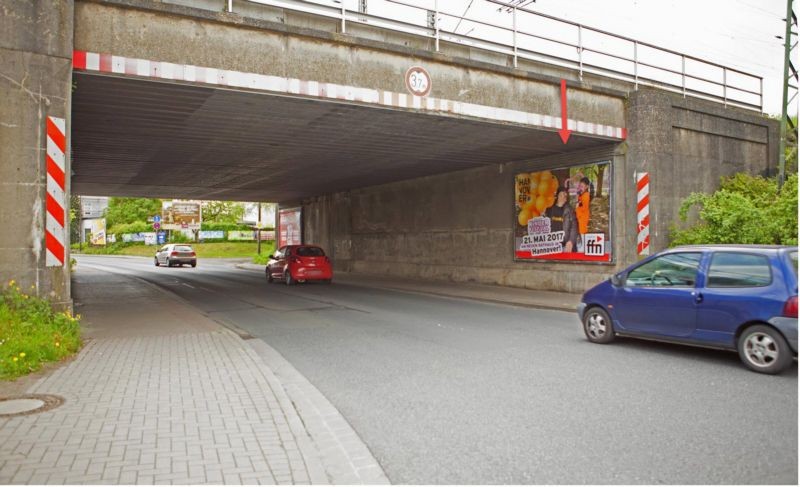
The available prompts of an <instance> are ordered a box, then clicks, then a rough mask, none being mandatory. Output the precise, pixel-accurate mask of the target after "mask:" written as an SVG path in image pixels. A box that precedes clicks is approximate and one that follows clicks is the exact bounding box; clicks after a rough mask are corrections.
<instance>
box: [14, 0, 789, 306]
mask: <svg viewBox="0 0 800 487" xmlns="http://www.w3.org/2000/svg"><path fill="white" fill-rule="evenodd" d="M364 3H365V2H364ZM364 3H362V2H357V1H353V0H344V1H343V2H340V3H333V2H328V1H322V0H320V1H317V2H310V1H292V0H281V1H277V0H276V1H270V0H263V1H259V2H255V1H239V0H233V1H232V0H216V1H212V0H196V1H189V0H162V1H158V0H60V1H58V2H38V1H17V0H0V10H1V11H2V15H0V89H1V91H2V94H3V96H2V97H0V228H3V231H2V232H0V279H3V280H8V279H12V278H13V279H16V280H17V281H18V282H20V283H21V284H22V285H23V286H26V287H27V286H30V285H33V286H35V287H36V289H37V292H38V294H39V295H41V296H48V297H50V298H51V299H53V300H54V301H55V302H58V303H62V304H64V305H67V306H68V305H69V303H70V302H71V297H70V284H69V283H70V279H69V277H70V276H69V265H68V261H69V249H68V245H67V235H69V233H68V229H67V228H66V227H67V226H68V224H69V218H68V216H67V215H66V210H65V208H66V205H67V201H68V198H69V195H70V194H84V195H106V196H141V197H175V198H196V199H223V200H242V201H253V200H255V201H277V202H278V203H279V204H280V207H281V208H282V209H300V218H301V226H302V239H303V240H304V241H305V242H309V243H317V244H321V245H323V246H324V247H325V248H326V249H328V251H329V253H330V254H331V256H332V259H333V261H334V263H335V267H336V268H337V269H338V271H345V272H346V271H353V272H365V273H373V274H383V275H397V276H407V277H424V278H431V279H450V280H456V281H475V282H481V283H496V284H502V285H510V286H520V287H529V288H540V289H552V290H564V291H581V290H583V289H585V288H586V287H588V286H590V285H592V284H594V283H596V282H598V281H599V280H601V279H602V278H603V277H605V276H607V275H609V274H611V273H612V272H613V271H614V270H615V269H617V268H618V267H620V266H623V265H627V264H629V263H631V262H633V261H635V260H636V259H637V258H638V257H639V256H640V255H642V254H646V253H647V252H653V251H656V250H658V249H660V248H663V247H664V246H665V245H666V243H667V237H668V235H667V231H668V228H669V225H670V224H671V223H672V222H674V221H675V220H676V216H677V211H678V204H679V202H680V200H681V199H682V198H684V197H685V196H687V195H688V194H689V193H690V192H692V191H708V190H712V189H714V188H715V186H716V185H717V184H718V181H719V177H720V176H722V175H727V174H731V173H734V172H737V171H748V172H751V173H761V174H772V173H774V172H775V170H776V161H777V159H778V157H777V148H778V132H777V125H776V124H775V123H774V122H772V121H770V120H769V119H767V118H766V117H764V116H763V115H762V114H761V112H760V107H761V105H762V99H761V98H762V95H761V93H762V92H761V79H760V78H758V77H756V76H753V75H749V74H747V73H742V72H739V71H736V70H734V69H731V68H727V67H725V66H720V65H716V64H713V63H711V62H708V61H704V60H700V59H696V58H694V57H692V56H690V55H688V54H682V53H675V52H672V51H667V50H664V49H660V48H658V47H657V46H651V45H648V44H645V43H641V42H638V41H636V40H633V39H627V38H623V37H619V36H615V35H613V34H611V33H607V32H603V31H599V30H596V29H592V28H590V27H587V26H582V25H578V24H572V23H569V22H566V21H560V20H558V19H554V18H550V17H547V16H543V15H540V14H537V13H535V12H532V11H528V10H525V9H506V10H507V12H506V13H507V15H505V16H504V17H503V19H505V20H498V21H490V20H486V19H475V18H466V19H465V18H460V14H459V13H456V12H448V11H446V10H444V9H443V8H442V10H439V8H440V7H441V6H442V5H443V4H445V3H446V2H436V1H434V0H417V1H411V0H409V1H404V2H396V1H388V0H384V1H379V0H369V3H368V4H367V9H366V10H365V9H364V8H363V6H364ZM483 3H484V4H490V5H489V6H493V7H495V8H497V7H501V8H502V5H497V4H498V3H500V2H496V1H493V0H484V1H483ZM414 5H416V7H415V6H414ZM450 7H451V8H452V7H453V6H452V5H451V6H450ZM392 8H395V9H401V8H402V9H405V11H404V12H405V13H404V14H403V15H405V17H403V15H399V14H397V12H395V11H394V10H392ZM387 12H391V15H389V14H388V13H387ZM498 18H499V17H498ZM415 19H416V20H415ZM456 22H466V23H467V24H469V23H472V25H483V26H484V27H485V29H484V30H485V31H486V32H490V31H491V32H493V34H492V35H485V36H483V37H480V36H478V35H476V34H473V35H472V36H464V35H459V34H456V33H454V31H455V30H456V29H455V28H454V24H455V23H456ZM481 22H482V23H481ZM492 22H494V23H492ZM503 22H505V23H503ZM537 22H538V23H543V24H542V25H543V26H539V24H537ZM544 24H549V25H550V27H546V26H544ZM553 26H555V27H553ZM548 29H549V30H548ZM480 31H483V30H480ZM546 32H554V33H557V34H552V35H551V36H550V37H548V36H546V35H545V34H544V33H546ZM609 46H612V47H609ZM584 176H586V177H588V176H592V177H591V178H590V183H591V190H593V191H594V198H593V199H592V203H591V205H592V206H591V209H592V212H593V216H592V217H591V220H589V224H588V227H586V228H582V229H581V230H582V233H585V235H580V236H579V240H580V243H579V244H578V243H577V242H576V246H578V247H577V248H572V252H569V253H567V252H564V251H565V250H566V248H565V246H566V242H561V241H560V234H557V235H558V236H559V241H555V240H554V241H553V242H543V239H545V237H546V236H547V234H548V232H549V233H553V232H557V230H558V229H557V228H549V227H542V226H541V224H542V222H543V221H544V220H545V219H543V218H542V217H543V216H544V214H545V212H546V208H545V207H549V206H551V205H553V203H554V201H553V200H554V194H555V192H556V190H557V188H558V187H562V186H563V187H565V188H568V189H569V193H568V195H569V199H570V200H571V204H572V205H573V206H575V205H577V204H579V203H580V196H579V195H580V189H578V188H580V186H581V184H580V180H581V178H582V177H584ZM646 183H649V184H646ZM576 189H578V192H576ZM591 190H590V191H591ZM59 212H60V213H59ZM548 221H550V222H553V221H555V220H548ZM584 226H585V224H584ZM542 235H544V236H542ZM548 238H549V237H548ZM598 238H599V240H598ZM554 242H555V245H556V246H558V245H562V247H561V251H562V253H560V254H559V253H556V254H553V247H552V245H551V244H553V243H554ZM600 242H602V243H603V245H602V246H601V247H599V248H600V249H601V250H600V251H599V252H595V251H594V250H593V249H595V248H596V244H599V243H600ZM60 247H64V248H63V249H61V250H60ZM548 249H549V250H548ZM590 249H592V250H591V251H589V250H590ZM577 250H579V252H578V251H577Z"/></svg>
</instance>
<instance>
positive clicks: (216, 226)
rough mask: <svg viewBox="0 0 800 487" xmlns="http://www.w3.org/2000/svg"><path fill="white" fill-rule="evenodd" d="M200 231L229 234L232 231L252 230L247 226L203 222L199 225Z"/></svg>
mask: <svg viewBox="0 0 800 487" xmlns="http://www.w3.org/2000/svg"><path fill="white" fill-rule="evenodd" d="M200 230H222V231H225V232H230V231H232V230H233V231H235V230H240V231H246V230H252V228H250V227H249V226H247V225H239V224H237V223H206V222H203V223H202V224H200Z"/></svg>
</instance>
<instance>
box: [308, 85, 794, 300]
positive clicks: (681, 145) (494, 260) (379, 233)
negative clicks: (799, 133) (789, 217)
mask: <svg viewBox="0 0 800 487" xmlns="http://www.w3.org/2000/svg"><path fill="white" fill-rule="evenodd" d="M628 101H629V104H628V113H627V115H628V126H629V127H630V136H629V139H628V141H627V142H626V143H623V144H619V145H618V146H616V147H608V148H605V149H599V150H594V151H592V152H583V153H572V154H565V155H560V156H553V157H549V158H543V159H538V160H532V161H527V162H518V163H511V164H502V165H497V166H492V167H487V168H482V169H475V170H468V171H460V172H455V173H449V174H446V175H440V176H432V177H427V178H421V179H414V180H408V181H401V182H397V183H392V184H387V185H382V186H376V187H370V188H363V189H359V190H355V191H349V192H345V193H337V194H333V195H326V196H320V197H317V198H311V199H308V200H306V201H304V202H303V209H304V229H305V241H306V242H308V243H317V244H321V245H323V246H325V247H326V248H328V249H330V250H329V252H330V253H331V254H332V256H333V261H334V264H335V266H336V269H337V270H339V271H345V272H346V271H354V272H363V273H369V274H379V275H395V276H401V277H421V278H427V279H439V280H452V281H474V282H481V283H487V284H501V285H508V286H517V287H525V288H532V289H549V290H560V291H569V292H582V291H584V290H585V289H587V288H588V287H590V286H592V285H593V284H596V283H597V282H599V281H601V280H602V279H604V278H605V277H607V276H609V275H610V274H612V273H613V272H614V271H615V270H616V269H619V268H621V267H625V266H627V265H629V264H631V263H633V262H636V260H637V258H638V257H637V254H636V236H637V210H636V195H637V192H636V184H635V179H634V177H635V176H634V174H635V173H636V172H640V171H647V172H649V173H650V176H651V193H650V197H651V220H652V223H651V235H652V237H653V243H652V252H653V253H655V252H656V251H658V250H661V249H663V248H665V247H666V246H667V244H668V230H669V228H670V225H671V224H673V223H674V222H676V221H677V214H678V208H679V206H680V202H681V200H682V199H683V198H685V197H686V196H688V195H689V194H690V193H691V192H692V191H713V190H714V189H715V188H717V187H718V185H719V178H720V176H723V175H730V174H733V173H735V172H739V171H744V172H748V173H751V174H774V171H775V162H776V161H777V145H778V138H777V136H778V134H777V124H776V123H775V122H774V121H772V120H769V119H767V118H764V117H762V116H760V115H758V114H753V113H750V112H744V111H739V110H731V109H725V108H724V107H722V106H719V105H716V104H713V103H708V102H704V101H698V100H691V99H684V98H682V97H681V96H680V95H674V94H669V93H665V92H660V91H656V90H640V91H638V92H636V93H634V94H633V95H632V96H631V97H630V99H629V100H628ZM601 160H611V161H612V170H613V192H612V227H611V235H612V242H613V245H614V257H613V259H614V262H613V264H579V263H549V262H515V261H514V256H513V250H512V249H513V235H512V231H513V228H514V222H513V216H512V215H513V213H512V212H513V201H514V183H513V177H514V174H515V173H516V172H523V171H536V170H543V169H547V168H554V167H564V166H568V165H584V164H586V163H589V162H594V161H601Z"/></svg>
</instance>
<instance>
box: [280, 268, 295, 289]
mask: <svg viewBox="0 0 800 487" xmlns="http://www.w3.org/2000/svg"><path fill="white" fill-rule="evenodd" d="M283 279H284V281H286V285H287V286H291V285H292V284H296V283H297V281H295V280H294V278H293V277H292V272H291V271H290V270H289V269H286V270H285V271H283Z"/></svg>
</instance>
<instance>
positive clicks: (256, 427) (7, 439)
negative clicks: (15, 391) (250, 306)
mask: <svg viewBox="0 0 800 487" xmlns="http://www.w3.org/2000/svg"><path fill="white" fill-rule="evenodd" d="M92 272H93V271H92V270H91V269H83V270H81V271H79V272H77V273H76V276H83V275H86V276H88V277H87V279H89V280H94V281H95V283H94V284H95V287H92V288H91V292H92V293H98V294H99V295H103V293H106V295H113V294H114V293H120V292H124V290H125V289H130V288H131V286H130V280H129V279H128V278H124V277H120V276H112V275H111V274H106V273H102V272H99V271H94V274H92ZM84 273H88V274H84ZM109 276H111V277H109ZM81 279H83V278H82V277H78V280H79V281H80V280H81ZM120 281H121V284H120ZM136 282H137V283H138V281H136ZM115 283H116V284H115ZM137 286H139V288H141V289H139V288H137V290H138V291H137V292H138V293H139V294H136V293H134V294H135V295H134V296H132V297H130V299H125V298H124V297H119V296H116V297H114V298H113V299H111V298H109V299H108V302H106V300H104V299H100V298H97V299H96V300H94V301H93V300H92V296H89V299H88V300H87V302H85V303H84V307H83V308H82V310H81V312H82V314H84V316H85V317H86V319H87V320H88V321H89V323H90V324H91V323H92V322H91V320H92V319H93V315H94V313H98V316H106V317H108V316H109V313H110V309H111V308H113V309H114V311H115V312H118V313H119V314H118V315H116V316H119V317H120V318H119V319H120V321H122V322H124V323H125V324H126V326H127V331H126V330H125V329H123V328H119V329H118V330H116V331H114V327H113V326H104V327H101V328H103V329H105V330H106V331H105V332H104V333H105V335H103V336H95V337H92V339H91V340H89V341H87V343H86V344H85V346H84V348H83V350H82V351H81V352H80V353H79V354H78V355H77V357H76V358H75V359H74V360H73V361H71V362H70V363H68V364H66V365H65V366H63V367H62V368H60V369H58V370H56V371H54V372H53V373H52V374H50V375H49V376H47V377H45V378H44V379H42V380H40V381H38V382H36V384H34V385H33V386H32V387H31V388H30V389H29V390H28V392H29V393H47V394H57V395H60V396H62V397H64V398H65V399H66V401H65V403H64V404H63V405H61V406H60V407H58V408H56V409H53V410H50V411H47V412H45V413H41V414H37V415H30V416H21V417H15V418H4V419H0V483H42V484H64V483H69V484H88V483H106V484H154V483H182V484H201V483H212V484H219V483H225V484H241V483H259V484H260V483H267V484H275V483H280V484H290V483H293V482H294V483H302V484H315V483H316V484H331V483H341V480H342V479H346V480H348V483H363V481H362V479H360V477H359V476H358V475H357V471H356V468H358V467H364V469H363V471H364V472H365V473H369V482H370V483H387V482H386V481H385V476H384V477H381V475H382V470H380V467H379V466H378V465H377V462H374V463H373V464H371V463H370V459H371V458H372V457H371V455H370V454H369V452H368V450H367V449H366V447H365V446H364V445H363V444H362V443H361V442H360V440H359V439H358V437H357V435H355V433H354V432H353V431H352V429H350V428H349V425H348V423H347V422H346V421H344V420H343V418H341V415H338V412H336V411H335V409H334V408H333V407H332V406H331V405H330V404H329V403H328V402H327V400H324V398H322V397H321V395H320V394H319V393H318V391H316V389H315V388H313V386H311V385H310V384H309V383H308V382H307V381H305V379H304V378H302V376H299V373H296V371H294V369H293V368H292V367H291V366H290V365H288V363H281V364H278V365H279V366H280V368H281V370H282V372H285V371H289V372H288V373H289V376H288V379H289V380H286V379H287V376H281V377H280V378H279V377H278V376H277V375H276V374H275V373H274V372H273V370H275V369H274V367H273V366H271V365H270V363H269V362H267V361H265V360H264V356H263V355H262V354H261V352H260V351H259V352H258V353H257V351H256V350H255V349H254V348H253V343H251V342H259V341H258V340H251V341H249V342H245V341H243V340H242V339H241V338H239V337H238V336H237V335H235V334H234V333H232V332H230V331H229V330H227V329H224V328H221V327H220V326H219V325H218V324H216V323H214V322H212V321H210V320H208V319H207V318H206V317H204V316H203V315H200V314H198V313H196V312H194V311H193V310H191V309H190V308H188V307H186V306H185V305H183V304H182V303H180V302H179V301H176V300H175V299H174V298H171V297H165V296H164V295H165V293H164V292H161V291H156V290H150V291H148V289H149V288H148V287H147V285H144V284H137ZM119 289H122V290H123V291H119ZM162 301H168V302H166V303H162ZM109 303H110V304H109ZM176 306H177V307H183V308H182V309H181V311H180V313H168V312H166V311H163V310H165V309H173V308H174V307H176ZM176 316H183V317H186V316H190V317H191V318H180V319H179V318H176ZM106 319H107V318H106ZM137 319H139V320H142V321H141V322H136V320H137ZM152 323H160V324H161V325H163V326H160V327H157V328H155V329H154V328H153V326H152ZM108 324H109V323H105V325H108ZM120 326H122V325H120ZM140 326H141V328H143V329H145V328H146V329H148V330H150V331H149V332H146V333H145V332H143V333H142V334H140V335H136V334H132V333H131V332H130V330H136V329H138V328H139V327H140ZM108 330H111V331H108ZM264 345H265V344H264ZM267 347H268V346H267ZM292 371H294V372H292ZM292 374H294V375H292ZM303 381H305V382H303ZM289 391H291V394H292V396H291V397H290V396H289ZM315 391H316V392H315ZM317 395H319V397H318V396H317ZM296 404H301V405H302V406H301V407H297V406H296ZM298 414H301V415H303V416H304V417H303V420H301V417H300V416H299V415H298ZM323 414H324V416H323ZM308 425H314V431H310V430H308V429H307V428H308ZM337 435H341V436H342V437H341V438H338V437H337ZM328 444H330V445H331V448H332V450H331V452H330V454H329V455H326V454H325V453H324V451H325V448H321V447H320V446H321V445H328ZM343 445H345V446H343ZM344 448H347V449H348V451H344V450H343V449H344ZM364 451H366V455H363V453H364ZM353 457H358V458H361V457H363V461H360V462H358V464H354V463H352V462H351V460H350V459H351V458H353ZM370 467H375V468H372V469H370ZM376 470H377V471H378V472H379V473H378V474H375V471H376Z"/></svg>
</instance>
